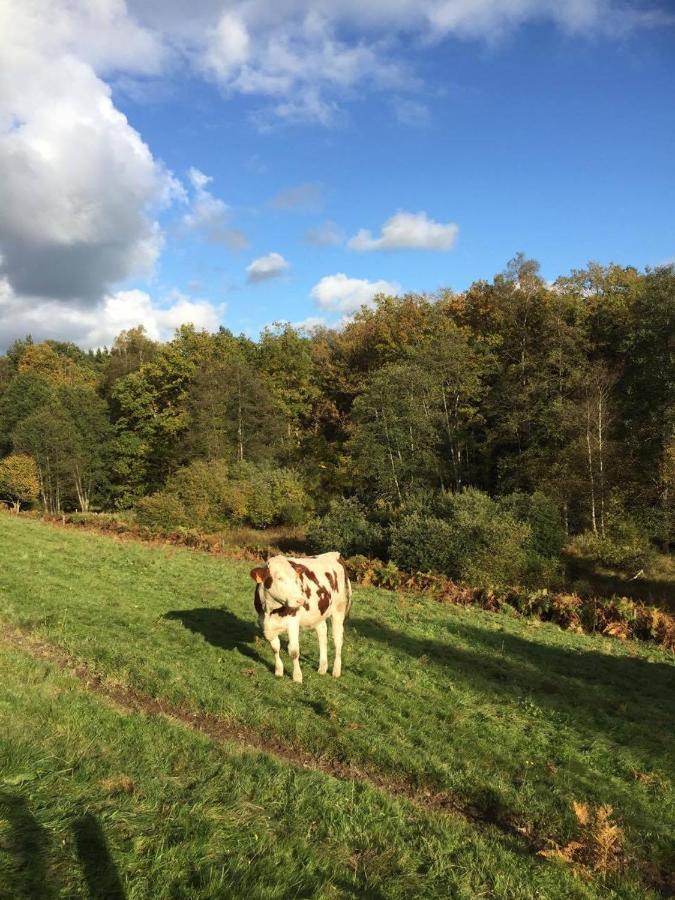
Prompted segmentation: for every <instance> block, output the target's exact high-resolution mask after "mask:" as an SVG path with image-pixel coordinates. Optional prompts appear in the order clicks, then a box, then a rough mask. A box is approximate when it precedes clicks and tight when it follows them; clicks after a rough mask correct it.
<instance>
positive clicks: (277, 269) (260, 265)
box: [246, 253, 290, 284]
mask: <svg viewBox="0 0 675 900" xmlns="http://www.w3.org/2000/svg"><path fill="white" fill-rule="evenodd" d="M289 269H290V264H289V263H288V262H286V260H285V259H284V258H283V256H282V255H281V254H280V253H268V254H267V256H259V257H258V258H257V259H254V260H253V262H252V263H251V264H250V265H248V266H246V272H247V275H248V279H247V280H248V281H250V282H252V283H254V284H255V283H256V282H258V281H267V280H268V279H270V278H279V276H280V275H283V274H284V272H287V271H288V270H289Z"/></svg>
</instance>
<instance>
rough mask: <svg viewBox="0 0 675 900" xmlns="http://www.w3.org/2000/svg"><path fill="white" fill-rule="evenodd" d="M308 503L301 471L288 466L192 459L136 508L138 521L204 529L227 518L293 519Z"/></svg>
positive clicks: (265, 522) (298, 519) (254, 521)
mask: <svg viewBox="0 0 675 900" xmlns="http://www.w3.org/2000/svg"><path fill="white" fill-rule="evenodd" d="M308 507H309V499H308V497H307V494H306V492H305V489H304V487H303V485H302V482H301V480H300V476H299V475H298V474H297V473H296V472H294V471H293V470H291V469H284V468H272V467H271V466H266V465H256V464H253V463H238V464H236V465H234V466H230V465H228V463H227V462H226V461H225V460H210V461H208V462H205V461H203V460H196V461H194V462H192V463H190V464H189V465H188V466H183V467H182V468H181V469H178V471H177V472H176V473H175V474H174V475H173V476H172V477H171V478H170V479H169V481H168V482H167V486H166V489H165V490H164V491H161V492H159V493H158V494H154V495H152V497H146V498H144V499H143V500H140V501H139V502H138V504H137V507H136V508H137V512H138V521H139V523H140V524H142V525H147V526H149V527H152V528H161V529H163V530H167V529H172V528H179V527H188V528H193V529H195V528H197V529H202V530H208V529H214V528H222V527H223V526H224V525H227V524H235V525H252V526H253V527H254V528H266V527H268V526H269V525H298V524H300V523H302V522H303V521H304V520H305V519H306V517H307V510H308ZM172 517H173V518H172Z"/></svg>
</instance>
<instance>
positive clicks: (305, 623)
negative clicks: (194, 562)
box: [251, 553, 352, 682]
mask: <svg viewBox="0 0 675 900" xmlns="http://www.w3.org/2000/svg"><path fill="white" fill-rule="evenodd" d="M251 578H253V579H254V581H256V582H257V584H256V589H255V595H254V603H255V610H256V612H257V613H258V620H259V622H260V626H261V628H262V631H263V634H264V635H265V637H266V638H267V640H268V641H269V642H270V644H271V645H272V650H274V674H275V675H277V676H279V677H281V676H282V675H283V674H284V665H283V663H282V661H281V655H280V651H281V642H280V640H279V636H280V635H282V634H284V632H288V652H289V655H290V657H291V659H292V660H293V681H299V682H301V681H302V671H301V670H300V629H301V628H315V629H316V633H317V635H318V638H319V674H320V675H325V674H326V671H327V669H328V652H327V650H328V647H327V645H328V636H327V635H328V628H327V626H326V620H327V619H329V618H330V620H331V624H332V630H333V643H334V644H335V661H334V663H333V675H334V677H335V678H339V677H340V673H341V671H342V636H343V633H344V622H345V619H346V618H347V615H348V614H349V608H350V606H351V602H352V588H351V584H350V583H349V578H347V572H346V569H345V566H344V563H343V562H342V560H341V559H340V554H339V553H322V554H321V555H320V556H308V557H303V558H302V559H295V558H293V557H289V556H273V557H271V558H270V559H268V560H267V563H266V564H265V565H264V566H259V567H258V568H256V569H252V570H251Z"/></svg>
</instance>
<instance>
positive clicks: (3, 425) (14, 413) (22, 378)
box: [0, 372, 54, 453]
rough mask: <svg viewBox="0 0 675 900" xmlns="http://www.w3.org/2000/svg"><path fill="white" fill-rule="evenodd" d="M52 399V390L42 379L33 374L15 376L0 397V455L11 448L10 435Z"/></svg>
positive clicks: (21, 373) (24, 373)
mask: <svg viewBox="0 0 675 900" xmlns="http://www.w3.org/2000/svg"><path fill="white" fill-rule="evenodd" d="M53 397H54V389H53V387H52V385H50V384H49V383H48V382H47V381H45V380H44V378H42V377H40V376H39V375H36V374H35V373H34V372H20V373H19V374H18V375H15V376H14V378H13V379H12V380H11V381H10V383H9V385H8V386H7V388H6V390H5V392H4V394H3V395H2V397H0V453H2V452H4V453H6V452H8V451H9V450H10V448H11V446H12V435H13V433H14V431H15V429H16V427H17V426H18V424H19V423H20V422H21V421H23V419H25V418H26V417H27V416H29V415H31V414H32V413H34V412H37V411H38V410H39V409H42V408H43V407H45V406H49V405H50V404H51V403H52V401H53Z"/></svg>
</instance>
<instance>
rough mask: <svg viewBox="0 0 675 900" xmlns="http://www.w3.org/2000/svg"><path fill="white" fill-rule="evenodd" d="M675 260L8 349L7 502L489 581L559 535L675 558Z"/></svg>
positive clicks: (549, 558)
mask: <svg viewBox="0 0 675 900" xmlns="http://www.w3.org/2000/svg"><path fill="white" fill-rule="evenodd" d="M674 312H675V267H673V266H664V267H660V268H657V269H654V270H646V271H639V270H638V269H636V268H633V267H631V266H625V267H624V266H620V265H609V266H602V265H599V264H596V263H589V264H588V266H587V267H586V268H584V269H579V270H574V271H572V272H571V273H570V274H569V275H565V276H561V277H559V278H558V279H557V280H556V281H555V282H552V283H551V282H547V281H545V280H544V279H543V278H542V276H541V274H540V271H539V266H538V264H537V263H536V261H533V260H530V259H527V258H525V257H524V256H522V255H518V256H516V257H515V258H514V259H513V260H511V262H510V263H509V264H508V265H507V267H506V268H505V270H504V271H503V272H500V273H499V274H497V275H495V277H494V278H493V279H492V280H491V281H477V282H475V283H473V284H472V285H471V286H470V287H469V288H468V289H467V290H466V291H462V292H454V291H451V290H439V291H437V292H436V293H435V294H433V295H422V294H420V295H417V294H406V295H405V296H401V297H388V296H380V297H378V298H377V300H376V303H375V304H374V306H373V307H366V306H364V307H362V309H361V310H360V311H359V312H358V313H357V314H356V315H355V316H353V318H352V319H351V320H349V321H347V322H345V323H343V324H342V325H341V326H340V327H336V328H328V327H319V328H315V329H313V330H312V331H311V332H305V331H303V330H302V329H298V328H295V327H293V326H292V325H291V324H288V323H283V322H282V323H277V324H275V325H273V326H270V327H268V328H266V329H265V330H264V331H263V332H262V333H261V335H260V337H259V339H258V340H252V339H250V338H249V337H246V336H243V335H234V334H232V333H231V332H230V331H228V330H227V329H225V328H222V327H221V329H220V330H219V331H218V332H217V333H214V334H210V333H207V332H201V331H196V330H195V329H194V328H193V327H191V326H183V327H181V328H179V329H178V330H177V332H176V334H175V336H174V337H173V339H172V340H170V341H168V342H166V343H162V342H157V341H153V340H151V339H150V338H149V337H148V335H147V334H146V333H145V332H144V330H143V328H142V327H138V328H134V329H131V330H128V331H124V332H122V333H121V334H119V335H118V337H117V338H116V339H115V341H114V343H113V345H112V346H111V347H110V348H105V349H104V348H101V349H97V350H95V351H94V350H88V351H84V350H82V349H80V348H78V347H77V346H75V345H74V344H71V343H66V342H57V341H53V340H48V341H43V342H40V343H36V342H34V341H33V340H32V339H31V337H30V336H28V337H26V338H25V339H22V340H17V341H16V342H15V343H14V344H13V345H12V346H11V347H9V348H8V349H7V351H6V353H5V354H4V356H2V357H0V457H1V458H0V498H1V499H2V500H3V501H4V502H6V503H7V504H9V505H11V506H13V508H15V509H16V510H17V511H18V510H19V509H21V508H28V507H31V506H32V507H34V508H40V509H42V510H43V511H44V512H45V513H48V514H58V513H60V512H62V511H69V510H79V511H81V512H83V513H88V512H91V511H108V512H118V513H121V512H122V511H133V515H134V516H135V517H136V519H137V521H138V522H140V523H142V524H146V525H148V526H151V527H154V528H158V529H175V528H183V529H189V528H195V529H200V530H205V531H206V530H217V529H224V528H227V527H230V526H241V525H247V526H251V527H255V528H267V527H269V526H279V525H287V526H298V527H300V526H302V527H303V528H305V529H306V530H307V533H308V534H309V538H310V541H311V544H312V546H314V547H316V548H317V549H321V548H323V547H324V546H326V547H327V546H335V545H337V546H338V547H339V548H340V549H341V550H342V551H343V552H344V553H348V554H364V555H366V556H375V557H379V558H381V559H392V560H394V561H395V562H396V563H397V564H398V565H400V566H401V567H402V568H405V569H409V570H421V571H433V570H435V571H442V572H445V573H446V574H449V575H451V576H454V577H458V578H463V579H466V580H472V581H476V582H480V580H481V578H483V579H486V578H487V580H494V581H519V580H520V581H522V580H523V579H527V578H530V579H531V580H535V581H536V580H537V579H539V580H540V581H546V580H547V578H548V577H549V572H552V571H554V570H555V565H556V560H557V558H558V556H559V554H560V551H561V548H562V547H563V545H564V544H568V543H569V542H570V541H572V542H573V541H575V540H576V541H577V542H578V543H579V544H580V545H583V547H584V548H585V549H586V550H587V551H588V552H589V553H595V555H596V556H597V557H598V558H599V559H605V560H606V561H608V562H610V563H611V562H613V563H614V564H616V565H618V566H620V565H624V566H626V567H628V568H630V567H633V568H637V567H639V566H640V565H643V564H644V560H645V559H646V557H647V556H648V555H649V553H652V552H654V551H662V552H667V551H668V549H669V544H670V539H671V537H670V533H671V528H672V499H673V490H674V481H675V442H674V440H673V424H674V410H675V404H674V402H673V382H674V379H673V361H672V339H673V313H674Z"/></svg>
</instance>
